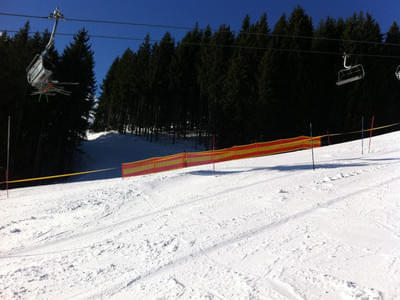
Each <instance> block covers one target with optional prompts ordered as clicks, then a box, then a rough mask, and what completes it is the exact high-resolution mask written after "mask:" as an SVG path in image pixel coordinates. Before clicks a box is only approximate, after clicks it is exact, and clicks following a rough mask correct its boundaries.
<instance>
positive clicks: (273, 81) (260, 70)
mask: <svg viewBox="0 0 400 300" xmlns="http://www.w3.org/2000/svg"><path fill="white" fill-rule="evenodd" d="M28 32H29V24H27V25H26V26H25V27H24V28H22V29H21V30H20V32H18V33H17V34H15V35H14V36H12V37H11V36H9V35H7V34H3V35H2V36H1V37H0V95H1V96H0V128H3V130H2V131H1V132H0V141H1V142H0V168H1V166H3V168H4V166H5V156H6V154H5V150H6V134H7V130H6V129H7V116H8V115H11V116H12V119H13V128H12V132H13V135H12V141H11V143H12V153H13V158H12V161H11V167H10V174H12V177H13V178H20V177H30V176H39V175H44V174H54V173H59V172H64V171H66V170H68V168H70V163H71V159H72V156H73V154H74V152H75V151H77V149H78V148H77V147H78V146H79V144H80V142H81V141H82V140H83V139H84V138H85V134H86V131H87V130H88V129H89V127H90V128H91V129H93V130H95V131H102V130H118V131H119V132H120V133H135V134H138V135H144V136H146V137H147V138H148V139H149V140H156V139H157V138H158V135H159V134H160V133H169V134H170V135H171V141H172V142H174V141H175V139H176V138H180V137H187V136H188V135H191V136H196V137H197V141H198V142H199V143H201V144H203V145H204V146H205V147H207V148H208V147H210V144H209V143H210V140H211V139H210V136H212V135H213V134H215V135H216V137H217V138H216V140H217V147H218V148H222V147H228V146H232V145H240V144H246V143H250V142H255V141H268V140H273V139H277V138H286V137H294V136H298V135H308V134H309V131H308V130H309V123H310V122H312V123H313V130H314V135H319V134H325V133H326V132H327V131H329V132H343V131H350V130H355V129H360V126H361V124H360V122H361V116H364V117H365V120H367V121H368V120H370V119H371V117H372V116H373V115H374V116H375V120H376V123H375V124H376V126H379V125H383V124H389V123H393V122H398V121H399V120H400V115H399V111H400V81H398V80H397V79H396V78H395V76H394V72H395V70H396V68H397V66H398V65H399V64H400V59H399V58H400V29H399V27H398V25H397V24H396V23H393V25H392V26H391V28H390V29H389V31H388V32H387V33H382V31H381V29H380V26H379V24H378V23H377V22H376V21H375V20H374V19H373V17H372V16H371V15H369V14H364V13H362V12H360V13H356V14H354V15H353V16H352V17H349V18H347V19H340V18H339V19H332V18H326V19H323V20H321V21H320V22H319V23H318V24H317V25H316V26H315V27H314V26H313V23H312V20H311V18H310V17H309V16H308V15H307V14H306V13H305V11H304V10H303V9H302V8H301V7H297V8H295V9H294V10H293V12H292V13H291V14H290V15H289V16H286V15H282V17H281V18H280V19H279V20H278V22H277V23H276V24H275V25H274V26H273V28H270V26H269V24H268V20H267V15H266V14H264V15H262V16H261V17H260V18H259V19H258V20H255V21H252V20H250V18H249V17H247V16H246V17H245V18H244V20H243V23H242V27H241V30H240V31H239V32H234V31H233V30H231V28H230V27H229V25H221V26H220V27H219V28H218V29H217V30H212V29H211V28H210V27H207V28H205V29H200V28H198V26H195V27H194V28H193V30H191V31H190V32H187V33H186V35H185V36H184V37H183V38H182V39H181V40H180V41H175V40H174V38H173V36H172V35H171V34H170V33H168V32H167V33H165V35H164V36H163V38H162V39H161V41H156V42H154V41H152V40H151V39H150V36H147V37H146V38H145V40H144V42H143V43H142V44H141V45H140V47H138V49H137V50H136V51H133V50H131V49H129V48H128V49H127V50H126V51H125V52H124V53H123V55H122V56H121V57H117V58H116V59H115V60H114V62H113V64H112V65H111V67H110V69H109V71H108V73H107V75H106V77H105V79H104V80H103V82H102V84H101V87H100V88H101V90H100V96H99V99H98V101H97V102H96V103H95V101H94V100H95V97H94V95H95V80H94V71H93V68H94V60H93V51H92V50H91V48H90V43H89V37H88V33H87V32H86V31H85V30H81V31H80V32H78V33H77V34H76V35H75V37H74V39H73V41H72V42H71V43H70V45H69V46H67V47H66V48H65V50H64V51H63V53H61V54H59V53H57V51H55V50H54V49H53V50H52V51H51V53H50V60H51V61H52V62H53V64H54V68H55V77H56V78H57V80H60V81H71V82H79V83H80V84H79V86H74V87H68V88H69V89H70V90H72V92H73V93H72V95H71V96H69V97H66V96H54V97H51V98H50V97H49V99H48V100H47V99H46V100H43V98H42V99H41V101H38V97H37V96H31V95H30V93H31V92H32V91H31V89H30V87H29V85H28V84H27V82H26V75H25V74H26V73H25V68H26V66H27V65H28V64H29V62H30V60H31V59H32V58H33V56H34V55H35V54H37V53H40V52H41V51H42V50H43V48H44V46H45V44H46V42H47V40H48V38H49V34H48V33H45V34H42V35H41V34H39V33H36V34H35V35H33V36H29V34H28ZM344 52H346V53H351V54H353V55H352V56H351V57H350V63H351V64H352V65H356V64H362V65H363V66H364V68H365V71H366V76H365V78H364V79H363V80H360V81H357V82H353V83H349V84H347V85H344V86H340V87H338V86H336V84H335V83H336V80H337V72H338V71H339V70H340V69H343V59H342V53H344ZM91 112H93V113H94V120H93V123H91V124H90V122H89V117H90V114H91ZM367 126H368V125H366V127H367ZM3 158H4V159H3ZM1 172H2V171H1V170H0V173H1ZM0 176H1V175H0ZM0 178H1V177H0Z"/></svg>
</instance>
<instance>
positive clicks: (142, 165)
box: [122, 136, 321, 177]
mask: <svg viewBox="0 0 400 300" xmlns="http://www.w3.org/2000/svg"><path fill="white" fill-rule="evenodd" d="M311 145H312V146H313V147H320V146H321V137H320V136H319V137H314V138H312V140H311V138H310V137H307V136H300V137H296V138H290V139H283V140H276V141H272V142H265V143H255V144H250V145H244V146H234V147H231V148H227V149H220V150H215V151H203V152H189V153H179V154H174V155H170V156H164V157H153V158H149V159H145V160H141V161H136V162H130V163H124V164H122V177H129V176H138V175H145V174H151V173H157V172H162V171H169V170H174V169H181V168H186V167H193V166H200V165H205V164H212V163H216V162H223V161H229V160H235V159H242V158H251V157H257V156H265V155H271V154H278V153H284V152H290V151H297V150H302V149H310V148H311Z"/></svg>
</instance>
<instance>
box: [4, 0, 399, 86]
mask: <svg viewBox="0 0 400 300" xmlns="http://www.w3.org/2000/svg"><path fill="white" fill-rule="evenodd" d="M296 5H301V6H302V7H303V8H304V9H305V11H306V13H307V14H308V15H310V16H311V17H312V19H313V22H314V25H317V24H318V22H319V20H320V19H322V18H325V17H327V16H330V17H334V18H337V17H343V18H346V17H348V16H350V15H352V14H353V13H354V12H359V11H360V10H362V11H364V12H369V13H370V14H372V16H373V17H374V18H375V19H376V20H377V21H378V23H379V24H380V25H381V29H382V32H386V31H387V30H388V29H389V27H390V25H391V24H392V23H393V21H397V22H398V23H400V1H399V0H333V1H326V0H264V1H261V0H258V1H256V0H247V1H244V0H169V1H167V0H147V1H129V0H126V1H121V0H80V1H77V0H58V1H51V0H40V1H32V0H0V12H7V13H15V14H26V15H38V16H47V15H49V14H50V13H51V12H52V11H53V10H54V9H55V7H56V6H58V7H59V8H60V10H61V12H62V13H63V14H64V16H65V17H67V18H68V17H70V18H80V19H103V20H114V21H127V22H134V23H152V24H165V25H179V26H188V27H191V26H193V25H194V24H195V23H196V22H198V23H199V25H200V28H204V27H205V26H206V25H207V24H209V25H210V26H211V27H212V28H215V29H216V28H217V27H219V25H221V24H228V25H231V28H232V29H233V30H237V29H239V28H240V26H241V22H242V20H243V18H244V16H245V15H246V14H249V15H250V18H251V19H252V20H253V21H256V20H257V19H258V18H259V17H260V15H261V14H262V13H264V12H266V13H267V17H268V22H269V26H270V28H272V27H273V25H274V24H275V22H276V21H277V20H278V18H279V17H280V16H281V15H282V13H284V12H285V13H286V14H290V13H291V11H292V10H293V8H294V7H296ZM26 21H27V19H24V18H17V17H9V16H0V30H2V29H7V30H18V29H20V28H21V27H22V26H23V25H24V23H25V22H26ZM30 22H31V29H32V30H33V31H43V30H44V29H45V28H48V29H49V30H51V28H52V25H53V24H52V22H51V21H50V20H42V19H31V20H30ZM83 27H85V28H86V29H87V30H88V31H89V34H93V35H116V36H124V37H134V38H143V37H144V36H145V35H146V33H149V34H150V36H151V38H152V39H160V38H161V37H162V35H163V34H164V33H165V32H166V31H167V29H154V28H148V27H136V26H122V25H108V24H90V23H85V24H84V23H77V22H69V21H65V22H61V23H60V25H59V28H58V32H63V33H76V32H77V31H78V30H79V29H80V28H83ZM169 31H170V32H171V33H172V35H173V36H174V37H175V38H176V39H179V38H181V37H182V36H183V35H184V34H185V32H186V31H183V30H169ZM71 40H72V37H65V36H56V42H55V45H56V48H57V49H58V50H59V51H60V52H61V51H62V49H63V48H64V47H65V45H66V44H67V43H69V42H70V41H71ZM91 44H92V49H93V50H94V52H95V62H96V66H95V72H96V78H97V84H98V85H100V84H101V83H102V81H103V78H104V76H105V74H106V73H107V71H108V68H109V67H110V65H111V63H112V61H113V60H114V59H115V58H116V57H117V56H119V55H121V54H122V53H123V52H124V51H125V50H126V48H128V47H129V48H131V49H133V50H136V49H137V47H138V45H139V44H141V42H140V41H137V42H136V41H126V40H125V41H124V40H106V39H97V38H96V39H95V38H93V39H91ZM0 72H1V70H0ZM98 92H99V91H98Z"/></svg>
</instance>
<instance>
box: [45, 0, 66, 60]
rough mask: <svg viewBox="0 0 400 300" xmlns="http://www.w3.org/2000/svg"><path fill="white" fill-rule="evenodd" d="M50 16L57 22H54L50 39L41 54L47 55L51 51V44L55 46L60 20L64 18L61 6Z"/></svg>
mask: <svg viewBox="0 0 400 300" xmlns="http://www.w3.org/2000/svg"><path fill="white" fill-rule="evenodd" d="M48 18H49V19H53V20H55V22H54V25H53V30H52V32H51V35H50V40H49V42H48V43H47V45H46V48H45V49H44V50H43V52H42V54H41V55H42V56H45V55H46V54H47V51H49V50H50V48H51V46H53V44H54V36H55V34H56V30H57V25H58V21H59V20H64V15H63V14H62V13H61V11H60V10H59V8H58V7H57V8H56V9H55V10H54V12H53V13H51V14H50V15H49V17H48Z"/></svg>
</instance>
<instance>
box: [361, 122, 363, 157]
mask: <svg viewBox="0 0 400 300" xmlns="http://www.w3.org/2000/svg"><path fill="white" fill-rule="evenodd" d="M361 155H364V116H361Z"/></svg>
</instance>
